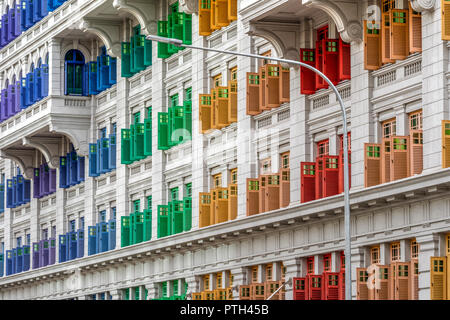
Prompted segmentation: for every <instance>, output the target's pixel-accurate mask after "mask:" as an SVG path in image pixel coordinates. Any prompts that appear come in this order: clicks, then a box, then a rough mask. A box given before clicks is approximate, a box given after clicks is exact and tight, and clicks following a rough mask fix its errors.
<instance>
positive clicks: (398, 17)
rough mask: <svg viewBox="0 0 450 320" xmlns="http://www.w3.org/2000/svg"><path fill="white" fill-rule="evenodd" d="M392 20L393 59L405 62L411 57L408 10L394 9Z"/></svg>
mask: <svg viewBox="0 0 450 320" xmlns="http://www.w3.org/2000/svg"><path fill="white" fill-rule="evenodd" d="M390 18H391V58H392V59H398V60H403V59H406V57H408V55H409V35H408V32H409V19H408V10H399V9H392V10H391V13H390Z"/></svg>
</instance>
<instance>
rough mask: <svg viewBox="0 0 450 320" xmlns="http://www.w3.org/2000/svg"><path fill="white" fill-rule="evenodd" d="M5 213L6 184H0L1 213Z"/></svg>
mask: <svg viewBox="0 0 450 320" xmlns="http://www.w3.org/2000/svg"><path fill="white" fill-rule="evenodd" d="M2 212H5V184H4V183H2V184H0V213H2Z"/></svg>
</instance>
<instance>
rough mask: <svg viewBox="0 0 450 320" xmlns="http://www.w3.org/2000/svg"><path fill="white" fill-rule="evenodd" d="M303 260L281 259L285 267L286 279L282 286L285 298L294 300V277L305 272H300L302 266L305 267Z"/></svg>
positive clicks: (304, 260)
mask: <svg viewBox="0 0 450 320" xmlns="http://www.w3.org/2000/svg"><path fill="white" fill-rule="evenodd" d="M305 262H306V259H301V258H292V259H287V260H283V265H284V267H285V268H286V273H285V275H284V277H285V281H286V285H285V286H284V290H285V299H286V300H294V278H297V277H300V276H302V275H303V276H304V275H305V274H306V272H303V273H302V267H306V266H305V264H306V263H305Z"/></svg>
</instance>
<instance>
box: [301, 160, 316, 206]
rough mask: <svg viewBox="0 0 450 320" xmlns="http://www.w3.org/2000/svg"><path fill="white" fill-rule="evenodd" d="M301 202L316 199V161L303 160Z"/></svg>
mask: <svg viewBox="0 0 450 320" xmlns="http://www.w3.org/2000/svg"><path fill="white" fill-rule="evenodd" d="M300 170H301V172H300V177H301V187H300V196H301V202H302V203H305V202H308V201H311V200H315V199H316V163H315V162H302V163H301V164H300Z"/></svg>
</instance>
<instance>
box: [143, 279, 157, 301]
mask: <svg viewBox="0 0 450 320" xmlns="http://www.w3.org/2000/svg"><path fill="white" fill-rule="evenodd" d="M144 288H145V289H147V291H148V292H147V300H153V299H157V298H158V297H159V295H158V286H157V285H156V283H154V282H152V283H149V284H145V285H144Z"/></svg>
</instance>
